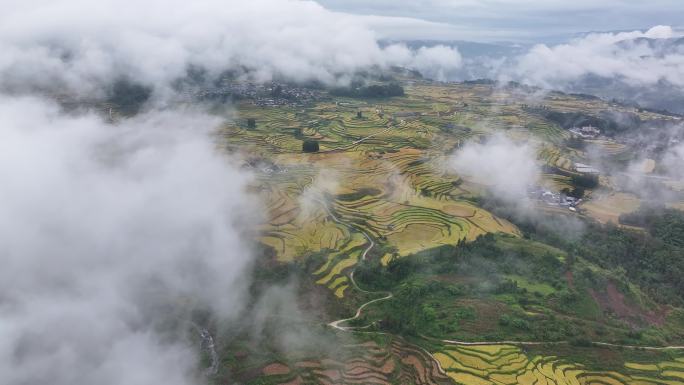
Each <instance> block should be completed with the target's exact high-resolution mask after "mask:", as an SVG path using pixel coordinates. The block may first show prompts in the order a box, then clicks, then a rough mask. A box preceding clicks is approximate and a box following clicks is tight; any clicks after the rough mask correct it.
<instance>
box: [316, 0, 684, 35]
mask: <svg viewBox="0 0 684 385" xmlns="http://www.w3.org/2000/svg"><path fill="white" fill-rule="evenodd" d="M317 1H318V2H319V3H320V4H322V5H323V6H325V7H326V8H328V9H331V10H335V11H342V12H348V13H354V14H360V15H366V16H371V15H372V16H390V17H401V18H405V19H384V20H382V19H381V18H377V17H375V18H371V19H372V20H371V21H373V23H372V24H375V25H376V26H378V28H377V29H378V30H379V32H380V34H382V35H387V36H388V37H397V38H408V37H409V36H410V35H411V34H414V35H415V36H416V37H417V38H422V39H425V38H430V37H433V38H438V39H464V40H484V41H487V40H521V41H529V40H533V41H545V40H546V41H549V40H557V39H558V38H560V37H562V36H563V35H566V36H567V35H568V34H573V33H579V32H588V31H614V30H634V29H647V28H649V27H651V26H654V25H671V26H673V27H682V26H684V21H683V20H684V2H683V1H681V0H650V1H643V0H573V1H567V0H373V1H367V0H317ZM406 18H410V19H414V20H407V19H406ZM415 19H419V20H415ZM426 22H430V23H432V24H430V25H429V24H427V23H426ZM395 35H396V36H395Z"/></svg>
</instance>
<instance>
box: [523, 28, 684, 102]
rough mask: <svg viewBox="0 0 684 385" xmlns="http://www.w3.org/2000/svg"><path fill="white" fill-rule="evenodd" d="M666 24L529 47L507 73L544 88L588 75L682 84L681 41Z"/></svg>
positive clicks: (683, 54) (639, 82)
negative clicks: (646, 28) (677, 39)
mask: <svg viewBox="0 0 684 385" xmlns="http://www.w3.org/2000/svg"><path fill="white" fill-rule="evenodd" d="M676 36H677V35H676V34H675V32H674V31H673V29H672V28H671V27H669V26H656V27H653V28H651V29H649V30H648V31H645V32H641V31H634V32H622V33H593V34H589V35H587V36H585V37H582V38H578V39H575V40H572V41H571V42H569V43H567V44H560V45H556V46H551V47H549V46H547V45H544V44H540V45H536V46H534V47H533V48H532V49H531V50H530V51H529V52H528V53H527V54H525V55H523V56H522V57H520V58H519V59H518V60H517V64H516V66H515V67H514V70H513V74H512V76H513V77H515V78H519V79H521V80H522V81H524V82H526V83H530V84H534V85H540V86H544V87H560V88H563V86H564V85H565V84H567V83H568V82H571V81H575V80H578V79H580V78H582V77H583V76H587V75H593V76H598V77H602V78H611V79H617V80H620V81H624V82H626V83H628V84H630V85H639V86H650V85H655V84H657V83H659V82H661V81H666V82H669V83H671V84H674V85H676V86H679V87H681V86H684V43H682V42H680V41H676V40H675V39H674V38H675V37H676Z"/></svg>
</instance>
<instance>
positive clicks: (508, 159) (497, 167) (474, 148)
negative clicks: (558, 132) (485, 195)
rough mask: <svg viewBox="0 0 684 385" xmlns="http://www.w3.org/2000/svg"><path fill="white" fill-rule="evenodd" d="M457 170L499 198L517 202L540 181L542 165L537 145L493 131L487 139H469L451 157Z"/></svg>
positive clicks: (451, 162) (452, 164) (451, 161)
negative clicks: (474, 140)
mask: <svg viewBox="0 0 684 385" xmlns="http://www.w3.org/2000/svg"><path fill="white" fill-rule="evenodd" d="M450 164H451V167H452V169H453V170H454V171H456V172H457V173H459V174H461V175H463V176H464V177H466V178H467V179H470V180H472V181H474V182H476V183H479V184H482V185H485V186H487V187H488V188H489V189H490V190H491V192H492V193H493V194H494V195H496V196H497V197H498V198H500V199H503V200H505V201H508V202H515V201H517V200H518V199H520V198H521V197H525V196H526V192H527V189H528V188H529V187H532V186H534V185H536V184H537V182H538V179H539V172H540V170H539V166H538V165H537V163H536V152H535V150H534V147H533V146H532V145H530V144H528V143H522V144H521V143H516V142H514V141H512V140H511V139H509V138H507V137H506V136H504V135H500V134H499V135H494V136H492V137H491V138H489V140H487V141H486V142H485V143H478V142H469V143H467V144H466V145H465V146H464V147H463V148H461V149H460V150H458V151H457V152H456V153H455V154H454V155H453V156H452V158H451V160H450Z"/></svg>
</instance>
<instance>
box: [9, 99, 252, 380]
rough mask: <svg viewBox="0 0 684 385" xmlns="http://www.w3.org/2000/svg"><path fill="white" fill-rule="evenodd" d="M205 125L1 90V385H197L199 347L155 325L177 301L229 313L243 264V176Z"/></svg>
mask: <svg viewBox="0 0 684 385" xmlns="http://www.w3.org/2000/svg"><path fill="white" fill-rule="evenodd" d="M217 123H219V121H218V120H216V119H215V118H212V117H209V116H207V115H205V114H202V113H199V112H194V111H175V112H174V111H164V112H159V111H157V112H150V113H147V114H144V115H141V116H138V117H135V118H132V119H128V120H125V121H122V122H120V124H118V125H109V124H105V123H104V122H103V121H102V120H101V119H100V118H99V117H98V116H95V115H92V114H85V115H77V116H69V115H65V114H63V113H62V112H61V111H60V110H59V109H58V107H56V106H55V105H53V104H51V103H49V102H46V101H43V100H39V99H34V98H29V97H25V98H8V97H6V96H0V133H1V134H2V138H3V139H2V141H1V142H0V178H2V181H3V182H2V184H0V212H2V213H3V215H2V216H0V238H1V239H2V240H3V241H2V245H0V261H2V269H0V373H2V382H3V383H5V384H47V383H51V384H56V385H67V384H74V383H98V384H129V385H130V384H140V385H143V384H150V383H165V384H190V383H195V380H196V377H195V376H196V375H195V374H196V371H195V369H196V365H197V362H198V360H197V357H198V354H197V352H196V351H195V349H192V348H191V347H189V345H188V344H187V343H184V341H182V338H181V337H179V336H178V335H174V336H172V337H168V336H164V335H163V333H160V332H159V330H158V327H159V325H160V324H164V323H167V324H168V322H171V323H173V322H174V319H173V318H174V317H173V311H171V310H170V309H174V308H176V309H178V305H179V304H182V303H189V304H193V306H199V307H201V308H207V309H211V310H212V311H213V312H214V313H215V314H217V315H219V316H221V317H222V319H224V320H225V319H232V318H234V317H236V316H237V314H239V312H240V310H241V309H242V308H243V305H244V303H243V301H244V298H245V290H246V289H247V284H248V282H247V281H246V279H245V278H244V276H245V272H246V271H248V269H249V266H250V264H251V260H252V257H251V255H252V253H251V250H250V245H249V243H248V242H247V241H245V240H244V239H245V238H244V237H243V234H241V230H240V229H241V228H245V227H248V224H249V223H250V220H249V219H250V217H249V216H247V215H246V212H250V211H255V210H254V207H252V206H251V204H250V200H249V199H248V198H247V196H246V195H245V193H244V191H243V189H244V187H245V184H246V183H247V181H248V176H246V175H245V174H243V173H242V172H240V171H238V170H237V168H236V167H235V165H233V164H231V163H232V161H231V160H230V159H228V158H226V157H224V156H220V155H218V154H217V153H216V151H215V145H214V144H213V143H212V142H211V141H210V140H209V139H208V138H209V137H208V135H207V133H208V129H210V128H212V127H215V126H216V124H217ZM161 309H165V310H161ZM169 318H171V319H170V320H169ZM176 322H183V317H180V318H179V319H178V320H177V321H176ZM185 322H187V321H185ZM188 329H189V328H188V326H187V324H185V326H183V325H181V330H188ZM172 334H173V333H172ZM181 334H182V333H181Z"/></svg>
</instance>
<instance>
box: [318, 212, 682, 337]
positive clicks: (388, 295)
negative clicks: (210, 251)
mask: <svg viewBox="0 0 684 385" xmlns="http://www.w3.org/2000/svg"><path fill="white" fill-rule="evenodd" d="M318 202H319V203H320V204H321V205H322V206H323V208H324V209H325V211H326V212H327V213H328V215H329V216H330V218H332V220H333V221H335V222H336V223H339V224H341V225H343V226H345V227H347V228H348V229H350V230H352V231H358V232H360V233H361V234H363V236H364V237H366V239H367V240H368V247H366V249H365V250H364V252H363V254H361V260H365V259H366V256H367V255H368V253H369V252H370V251H371V250H372V249H373V247H374V246H375V241H373V239H372V238H371V237H370V236H369V235H368V233H366V232H364V231H363V230H360V229H357V228H355V227H353V226H352V225H350V224H348V223H345V222H344V221H342V220H340V219H339V218H337V217H336V216H335V214H333V213H332V211H331V210H330V208H329V207H328V205H327V204H326V203H325V201H324V200H322V199H318ZM355 271H356V268H354V269H353V270H352V272H351V273H350V274H349V279H350V280H351V283H352V285H353V286H354V288H356V289H357V290H359V291H361V292H363V293H366V294H385V296H384V297H380V298H376V299H373V300H370V301H368V302H365V303H364V304H362V305H361V306H359V308H358V309H357V310H356V314H354V316H353V317H350V318H343V319H339V320H336V321H332V322H330V323H328V326H330V327H332V328H335V329H337V330H342V331H352V330H360V329H367V328H369V327H370V326H371V325H372V324H369V325H366V326H340V324H344V323H346V322H349V321H353V320H355V319H357V318H359V317H360V316H361V313H362V312H363V309H365V308H366V307H368V306H369V305H371V304H374V303H377V302H381V301H386V300H389V299H392V297H393V294H392V292H372V291H368V290H364V289H362V288H360V287H359V285H358V284H357V283H356V280H355V279H354V272H355ZM422 337H423V338H426V339H432V340H437V341H440V342H442V343H445V344H450V345H462V346H482V345H516V346H539V345H566V344H570V341H549V342H542V341H483V342H468V341H457V340H449V339H437V338H432V337H427V336H422ZM591 343H592V345H596V346H606V347H616V348H624V349H643V350H684V346H678V345H671V346H639V345H620V344H612V343H609V342H594V341H591Z"/></svg>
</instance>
